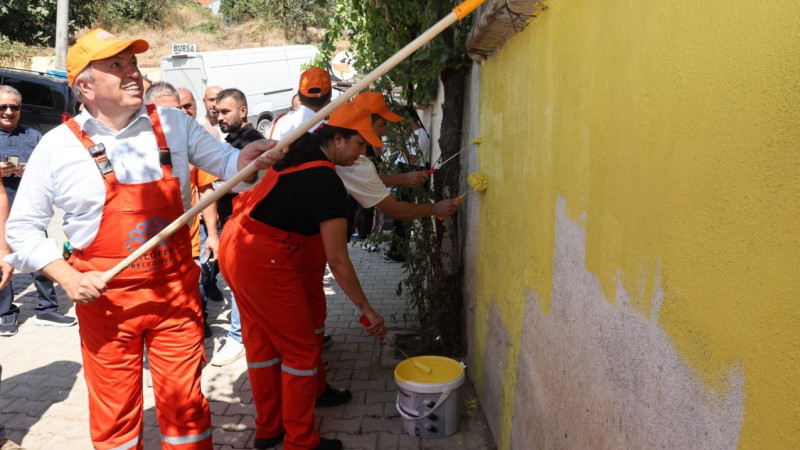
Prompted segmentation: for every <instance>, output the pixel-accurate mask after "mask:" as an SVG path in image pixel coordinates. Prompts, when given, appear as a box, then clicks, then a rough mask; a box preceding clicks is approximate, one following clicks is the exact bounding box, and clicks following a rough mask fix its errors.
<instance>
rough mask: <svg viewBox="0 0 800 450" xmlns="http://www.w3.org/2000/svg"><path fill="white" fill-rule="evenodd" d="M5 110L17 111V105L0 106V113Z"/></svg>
mask: <svg viewBox="0 0 800 450" xmlns="http://www.w3.org/2000/svg"><path fill="white" fill-rule="evenodd" d="M7 109H10V110H12V111H19V105H0V111H5V110H7Z"/></svg>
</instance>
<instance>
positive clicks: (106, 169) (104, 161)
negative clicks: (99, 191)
mask: <svg viewBox="0 0 800 450" xmlns="http://www.w3.org/2000/svg"><path fill="white" fill-rule="evenodd" d="M65 123H66V124H67V128H69V130H70V131H72V134H74V135H75V137H76V138H78V140H79V141H81V144H83V146H84V147H85V148H86V150H88V151H89V154H90V155H92V158H94V162H95V164H97V168H98V169H99V170H100V174H101V175H102V176H103V179H104V180H106V181H107V182H108V183H110V184H114V183H116V182H117V176H116V175H115V174H114V168H113V167H112V166H111V161H109V160H108V156H107V155H106V147H105V146H104V145H103V144H102V143H100V144H95V143H94V141H92V138H90V137H89V135H87V134H86V132H85V131H83V129H82V128H81V126H80V125H78V122H76V121H75V119H74V118H72V117H70V118H69V119H67V121H66V122H65Z"/></svg>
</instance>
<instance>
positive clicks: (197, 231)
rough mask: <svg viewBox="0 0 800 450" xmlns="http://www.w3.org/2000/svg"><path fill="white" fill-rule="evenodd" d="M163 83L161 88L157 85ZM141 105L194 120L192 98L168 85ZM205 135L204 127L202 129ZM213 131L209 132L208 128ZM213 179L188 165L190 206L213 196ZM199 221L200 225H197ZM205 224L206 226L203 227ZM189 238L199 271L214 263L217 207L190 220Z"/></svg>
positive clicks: (155, 89)
mask: <svg viewBox="0 0 800 450" xmlns="http://www.w3.org/2000/svg"><path fill="white" fill-rule="evenodd" d="M159 83H163V84H159ZM144 97H145V103H146V102H147V100H148V99H150V100H151V101H152V102H153V104H154V105H156V106H164V107H170V108H180V109H181V110H182V111H183V112H184V113H185V114H186V115H188V116H191V117H192V118H193V119H195V115H196V114H197V106H196V105H195V103H194V96H193V95H192V93H191V92H189V91H187V90H186V89H175V87H174V86H172V85H171V84H169V83H166V82H158V83H156V84H154V85H153V86H152V87H151V88H150V89H148V90H146V91H145V93H144ZM204 128H206V131H208V130H209V128H208V127H206V126H204ZM212 130H213V128H212ZM216 180H217V177H215V176H213V175H211V174H209V173H207V172H206V171H204V170H200V169H198V168H197V167H194V166H193V165H191V164H189V184H190V185H191V187H192V194H191V195H192V206H194V205H195V204H197V202H198V201H200V200H202V199H203V198H204V197H206V196H208V195H210V194H211V193H212V192H214V188H213V183H214V181H216ZM201 218H202V223H201ZM206 223H208V226H207V227H206V225H205V224H206ZM206 229H210V230H212V235H211V238H206V236H207V234H206ZM189 236H190V237H191V239H192V257H193V258H194V259H195V261H197V262H198V263H199V264H200V266H201V267H202V266H203V264H206V263H207V262H208V261H209V260H211V261H212V262H213V261H216V255H217V249H218V246H219V239H218V237H217V205H216V203H212V204H211V205H209V206H208V207H206V208H205V209H204V210H203V211H202V212H201V213H200V214H198V215H197V216H195V217H194V220H193V221H192V224H191V226H190V227H189ZM202 272H203V271H202V270H201V276H200V295H201V297H202V299H203V330H204V331H203V333H204V336H205V337H207V338H209V337H211V335H212V331H211V327H210V326H209V325H208V308H207V306H208V297H207V296H206V294H205V286H204V280H203V277H202Z"/></svg>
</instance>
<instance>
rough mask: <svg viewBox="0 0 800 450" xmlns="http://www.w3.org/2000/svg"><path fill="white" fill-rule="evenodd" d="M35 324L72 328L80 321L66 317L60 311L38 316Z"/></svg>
mask: <svg viewBox="0 0 800 450" xmlns="http://www.w3.org/2000/svg"><path fill="white" fill-rule="evenodd" d="M33 323H35V324H36V325H46V326H51V327H71V326H73V325H75V324H76V323H78V320H77V319H75V318H74V317H69V316H65V315H64V314H61V313H60V312H58V311H47V312H43V313H39V314H37V315H36V319H35V320H34V321H33Z"/></svg>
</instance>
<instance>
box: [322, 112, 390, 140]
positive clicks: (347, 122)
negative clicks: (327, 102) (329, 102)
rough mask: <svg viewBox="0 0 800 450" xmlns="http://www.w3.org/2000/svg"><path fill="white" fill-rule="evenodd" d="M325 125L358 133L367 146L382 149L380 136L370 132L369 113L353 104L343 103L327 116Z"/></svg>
mask: <svg viewBox="0 0 800 450" xmlns="http://www.w3.org/2000/svg"><path fill="white" fill-rule="evenodd" d="M327 125H330V126H333V127H339V128H347V129H350V130H355V131H358V134H360V135H361V137H362V138H364V140H365V141H367V142H368V143H369V145H371V146H373V147H383V141H382V140H381V138H380V136H378V135H377V134H375V132H374V131H373V130H372V120H370V112H369V111H367V110H366V109H364V108H362V107H360V106H358V105H354V104H353V103H345V104H344V105H342V106H340V107H339V108H337V109H336V110H335V111H334V112H332V113H331V115H330V116H328V123H327Z"/></svg>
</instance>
